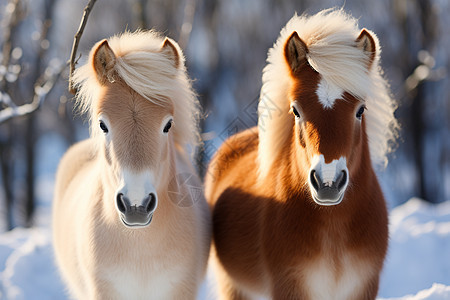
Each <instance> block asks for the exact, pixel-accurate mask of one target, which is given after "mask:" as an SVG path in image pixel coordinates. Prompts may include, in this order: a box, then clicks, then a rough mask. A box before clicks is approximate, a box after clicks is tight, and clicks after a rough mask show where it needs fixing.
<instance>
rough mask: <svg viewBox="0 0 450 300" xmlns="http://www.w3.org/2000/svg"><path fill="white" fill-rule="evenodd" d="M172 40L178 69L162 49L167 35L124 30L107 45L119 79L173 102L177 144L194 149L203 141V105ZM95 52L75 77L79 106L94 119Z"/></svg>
mask: <svg viewBox="0 0 450 300" xmlns="http://www.w3.org/2000/svg"><path fill="white" fill-rule="evenodd" d="M170 41H171V42H172V44H173V45H174V46H175V47H176V48H177V51H178V55H179V58H180V63H179V67H178V68H175V66H174V63H173V62H172V61H171V57H169V56H168V55H165V54H164V53H162V52H161V47H162V45H163V42H164V38H163V37H162V36H161V35H159V34H158V33H156V32H154V31H138V32H135V33H131V32H125V33H123V34H121V35H116V36H113V37H111V38H109V39H108V44H109V46H110V47H111V49H112V50H113V51H114V54H115V55H116V57H117V61H116V63H115V66H114V68H115V71H116V72H117V74H118V75H119V76H120V78H121V79H123V80H124V81H125V82H126V84H127V85H129V86H130V87H131V88H132V89H133V90H134V91H136V92H137V93H138V94H140V95H141V96H142V97H144V98H146V99H147V100H149V101H151V102H153V103H156V104H164V103H167V102H168V101H171V102H172V105H173V106H174V111H175V115H174V121H175V123H174V127H173V129H172V130H173V133H174V136H175V143H176V144H177V145H178V146H181V147H182V148H184V147H185V146H186V145H190V146H192V147H193V148H195V146H197V145H198V144H199V142H200V138H199V137H200V135H199V129H198V118H199V116H200V105H199V102H198V99H197V97H196V94H195V92H194V91H193V90H192V85H191V81H190V80H189V78H188V77H187V74H186V69H185V66H184V56H183V53H182V51H181V49H180V47H179V46H178V44H177V43H176V42H175V41H173V40H170ZM95 48H96V47H94V48H93V49H95ZM93 52H94V51H91V54H90V59H89V61H90V63H88V64H86V65H84V66H82V67H80V68H78V69H77V70H76V71H75V73H74V79H73V80H74V83H75V86H77V88H78V93H77V97H76V98H77V103H78V106H79V107H80V109H81V111H82V112H90V114H91V120H93V119H95V116H93V108H94V107H95V101H96V99H98V97H97V93H98V91H99V85H100V83H99V82H98V81H97V79H96V75H95V73H94V69H93V68H92V66H91V65H92V59H93V57H92V56H93ZM174 79H176V80H174ZM111 80H114V78H112V79H111ZM94 121H95V122H96V121H97V120H94ZM92 133H93V132H92Z"/></svg>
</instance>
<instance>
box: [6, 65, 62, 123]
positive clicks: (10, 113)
mask: <svg viewBox="0 0 450 300" xmlns="http://www.w3.org/2000/svg"><path fill="white" fill-rule="evenodd" d="M67 66H68V64H64V65H62V66H60V67H59V68H58V69H57V71H56V72H55V73H53V74H52V75H51V76H50V78H48V79H47V80H46V81H45V82H44V84H43V85H40V84H36V85H35V86H34V97H33V101H32V102H31V103H27V104H23V105H20V106H16V105H15V104H14V105H11V104H13V102H12V101H11V98H10V96H9V95H8V94H7V93H2V92H0V101H3V102H6V103H8V104H9V106H8V107H7V108H5V109H3V110H1V111H0V124H2V123H4V122H6V121H8V120H10V119H12V118H15V117H21V116H26V115H28V114H31V113H33V112H34V111H36V110H38V109H39V108H40V107H41V106H42V104H43V103H44V102H45V100H46V99H47V96H48V94H49V93H50V92H51V91H52V90H53V88H54V87H55V84H56V82H57V81H58V79H59V78H60V77H61V74H62V73H63V72H64V70H65V69H66V68H67Z"/></svg>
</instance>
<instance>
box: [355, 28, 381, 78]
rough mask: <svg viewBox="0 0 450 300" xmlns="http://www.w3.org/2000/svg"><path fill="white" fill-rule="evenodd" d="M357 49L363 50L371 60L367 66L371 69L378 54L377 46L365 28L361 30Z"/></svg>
mask: <svg viewBox="0 0 450 300" xmlns="http://www.w3.org/2000/svg"><path fill="white" fill-rule="evenodd" d="M356 47H358V48H359V49H361V50H362V51H363V52H364V53H365V54H366V55H367V57H368V58H369V60H368V62H367V65H368V67H369V69H370V68H371V67H372V64H373V61H374V60H375V56H376V54H377V45H376V42H375V39H374V37H373V36H372V34H371V33H370V32H369V30H367V29H365V28H363V29H362V30H361V32H360V34H359V36H358V38H357V39H356Z"/></svg>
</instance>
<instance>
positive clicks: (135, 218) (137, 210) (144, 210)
mask: <svg viewBox="0 0 450 300" xmlns="http://www.w3.org/2000/svg"><path fill="white" fill-rule="evenodd" d="M116 201H117V209H118V210H119V212H120V213H121V214H120V215H121V216H120V217H121V219H122V221H123V223H124V224H125V225H127V226H129V227H133V226H147V225H148V224H150V222H151V221H152V217H153V212H154V211H155V209H156V206H157V204H158V200H157V198H156V196H155V194H153V193H150V194H149V195H148V196H147V197H145V198H144V200H143V201H142V203H141V205H137V204H133V205H132V204H131V202H130V200H129V199H128V198H127V197H126V196H124V195H123V194H122V193H119V194H117V199H116Z"/></svg>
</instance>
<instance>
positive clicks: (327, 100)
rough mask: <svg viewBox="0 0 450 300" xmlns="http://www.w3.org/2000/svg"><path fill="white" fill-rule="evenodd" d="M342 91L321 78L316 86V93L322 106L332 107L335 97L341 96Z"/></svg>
mask: <svg viewBox="0 0 450 300" xmlns="http://www.w3.org/2000/svg"><path fill="white" fill-rule="evenodd" d="M343 92H344V91H343V90H342V89H341V88H340V87H338V86H335V85H334V84H332V83H329V82H328V81H326V80H325V79H324V78H322V79H321V80H320V82H319V85H318V86H317V91H316V94H317V96H318V97H319V102H320V104H322V106H323V107H324V108H332V107H333V105H334V102H335V101H336V99H339V98H341V96H342V93H343Z"/></svg>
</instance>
